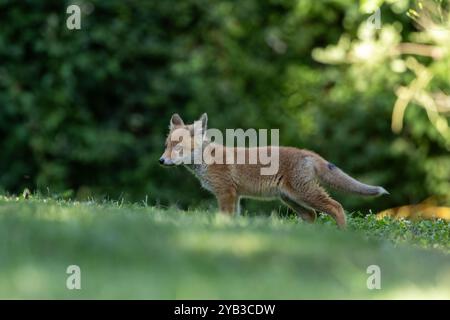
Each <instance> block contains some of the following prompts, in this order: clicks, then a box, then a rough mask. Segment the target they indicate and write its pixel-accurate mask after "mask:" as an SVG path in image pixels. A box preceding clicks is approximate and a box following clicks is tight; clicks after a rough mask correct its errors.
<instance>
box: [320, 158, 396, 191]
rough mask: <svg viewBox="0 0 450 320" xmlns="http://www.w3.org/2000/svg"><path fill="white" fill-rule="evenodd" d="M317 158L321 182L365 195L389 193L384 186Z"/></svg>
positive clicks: (338, 188)
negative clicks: (351, 174)
mask: <svg viewBox="0 0 450 320" xmlns="http://www.w3.org/2000/svg"><path fill="white" fill-rule="evenodd" d="M315 160H316V161H314V162H315V171H316V175H317V177H318V178H319V180H320V181H321V182H323V183H325V184H327V185H329V186H330V187H333V188H335V189H337V190H341V191H345V192H350V193H355V194H359V195H363V196H381V195H383V194H389V192H387V191H386V189H384V188H383V187H378V186H371V185H368V184H364V183H362V182H359V181H358V180H356V179H354V178H352V177H350V176H349V175H348V174H346V173H345V172H344V171H342V170H341V169H339V168H338V167H336V166H335V165H334V164H332V163H330V162H328V161H326V160H325V159H323V158H321V157H317V158H316V159H315Z"/></svg>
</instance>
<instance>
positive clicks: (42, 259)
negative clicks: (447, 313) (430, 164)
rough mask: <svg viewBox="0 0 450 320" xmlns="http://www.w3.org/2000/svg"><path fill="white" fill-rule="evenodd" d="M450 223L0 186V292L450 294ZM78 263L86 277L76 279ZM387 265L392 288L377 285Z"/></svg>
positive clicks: (386, 280)
mask: <svg viewBox="0 0 450 320" xmlns="http://www.w3.org/2000/svg"><path fill="white" fill-rule="evenodd" d="M447 252H449V230H448V223H446V222H443V221H436V222H431V221H427V222H425V221H422V222H416V223H412V222H407V221H402V220H399V221H395V220H390V219H383V220H377V219H375V217H357V216H356V215H354V216H353V217H350V218H349V228H348V230H347V231H339V230H337V228H336V227H335V225H334V222H333V221H332V220H330V219H328V218H327V217H321V218H320V219H319V221H318V223H317V224H315V225H306V224H303V223H301V222H298V221H297V220H296V219H294V218H293V217H279V216H277V215H276V214H273V215H272V216H269V217H265V216H256V217H248V216H241V217H235V218H230V217H227V216H224V215H220V214H217V213H215V212H205V211H195V210H194V211H179V210H176V209H163V208H155V207H148V206H145V205H142V204H124V203H122V202H94V201H91V202H83V203H80V202H71V201H64V200H58V199H41V198H33V197H32V198H31V199H28V200H24V199H20V198H7V197H0V262H1V264H2V266H1V267H2V268H1V270H2V271H1V272H0V298H137V299H144V298H145V299H162V298H166V299H170V298H185V299H187V298H191V299H197V298H205V299H214V298H225V299H232V298H236V299H238V298H243V299H249V298H254V299H258V298H260V299H263V298H274V299H277V298H287V299H300V298H398V297H400V293H401V292H403V291H402V290H406V291H404V292H405V294H406V293H408V294H406V295H405V298H406V297H411V298H414V297H416V296H419V293H421V295H420V297H425V298H427V297H429V298H450V286H449V279H450V277H449V274H448V270H450V256H449V255H448V253H447ZM72 264H76V265H79V266H80V268H81V270H82V289H81V290H79V291H71V290H68V289H67V288H66V286H65V281H66V278H67V274H66V268H67V266H69V265H72ZM371 264H376V265H379V266H380V268H381V270H382V289H381V290H368V289H367V287H366V280H367V277H368V274H367V273H366V269H367V267H368V266H369V265H371Z"/></svg>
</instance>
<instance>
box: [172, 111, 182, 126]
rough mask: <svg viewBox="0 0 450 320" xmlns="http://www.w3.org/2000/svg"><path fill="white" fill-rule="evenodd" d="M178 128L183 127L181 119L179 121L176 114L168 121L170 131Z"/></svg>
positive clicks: (178, 116)
mask: <svg viewBox="0 0 450 320" xmlns="http://www.w3.org/2000/svg"><path fill="white" fill-rule="evenodd" d="M178 126H184V122H183V119H181V117H180V115H179V114H178V113H175V114H174V115H173V116H172V118H171V119H170V129H172V128H174V127H178Z"/></svg>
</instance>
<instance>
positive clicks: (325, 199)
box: [287, 182, 346, 228]
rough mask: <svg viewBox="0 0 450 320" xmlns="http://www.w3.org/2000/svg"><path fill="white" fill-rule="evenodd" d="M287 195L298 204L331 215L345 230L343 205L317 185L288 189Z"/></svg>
mask: <svg viewBox="0 0 450 320" xmlns="http://www.w3.org/2000/svg"><path fill="white" fill-rule="evenodd" d="M287 195H288V197H289V198H291V199H293V200H294V201H295V202H297V203H304V204H305V205H307V206H308V207H311V208H313V209H315V210H317V211H320V212H324V213H326V214H328V215H330V216H331V217H333V219H334V220H335V221H336V223H337V225H338V227H339V228H345V226H346V217H345V213H344V209H343V208H342V206H341V204H340V203H339V202H337V201H335V200H334V199H332V198H331V197H330V196H329V195H328V193H326V191H325V190H324V189H323V188H322V187H320V186H319V185H318V184H317V183H314V182H310V183H308V184H306V185H303V186H302V187H301V188H288V191H287Z"/></svg>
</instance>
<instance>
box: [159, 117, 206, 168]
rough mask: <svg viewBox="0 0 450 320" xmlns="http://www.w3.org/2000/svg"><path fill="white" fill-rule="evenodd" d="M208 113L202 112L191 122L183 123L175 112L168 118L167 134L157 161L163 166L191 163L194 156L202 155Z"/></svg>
mask: <svg viewBox="0 0 450 320" xmlns="http://www.w3.org/2000/svg"><path fill="white" fill-rule="evenodd" d="M207 124H208V115H207V114H206V113H204V114H203V115H202V116H201V117H200V119H199V120H197V121H195V122H194V123H193V124H189V125H186V124H184V121H183V119H181V117H180V116H179V115H178V114H177V113H175V114H174V115H173V116H172V118H171V119H170V125H169V134H168V136H167V138H166V143H165V148H166V149H165V150H164V153H163V154H162V156H161V158H159V163H160V164H161V165H164V166H174V165H180V164H192V163H194V160H195V158H196V157H201V155H202V145H203V141H204V138H205V134H206V129H207Z"/></svg>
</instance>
